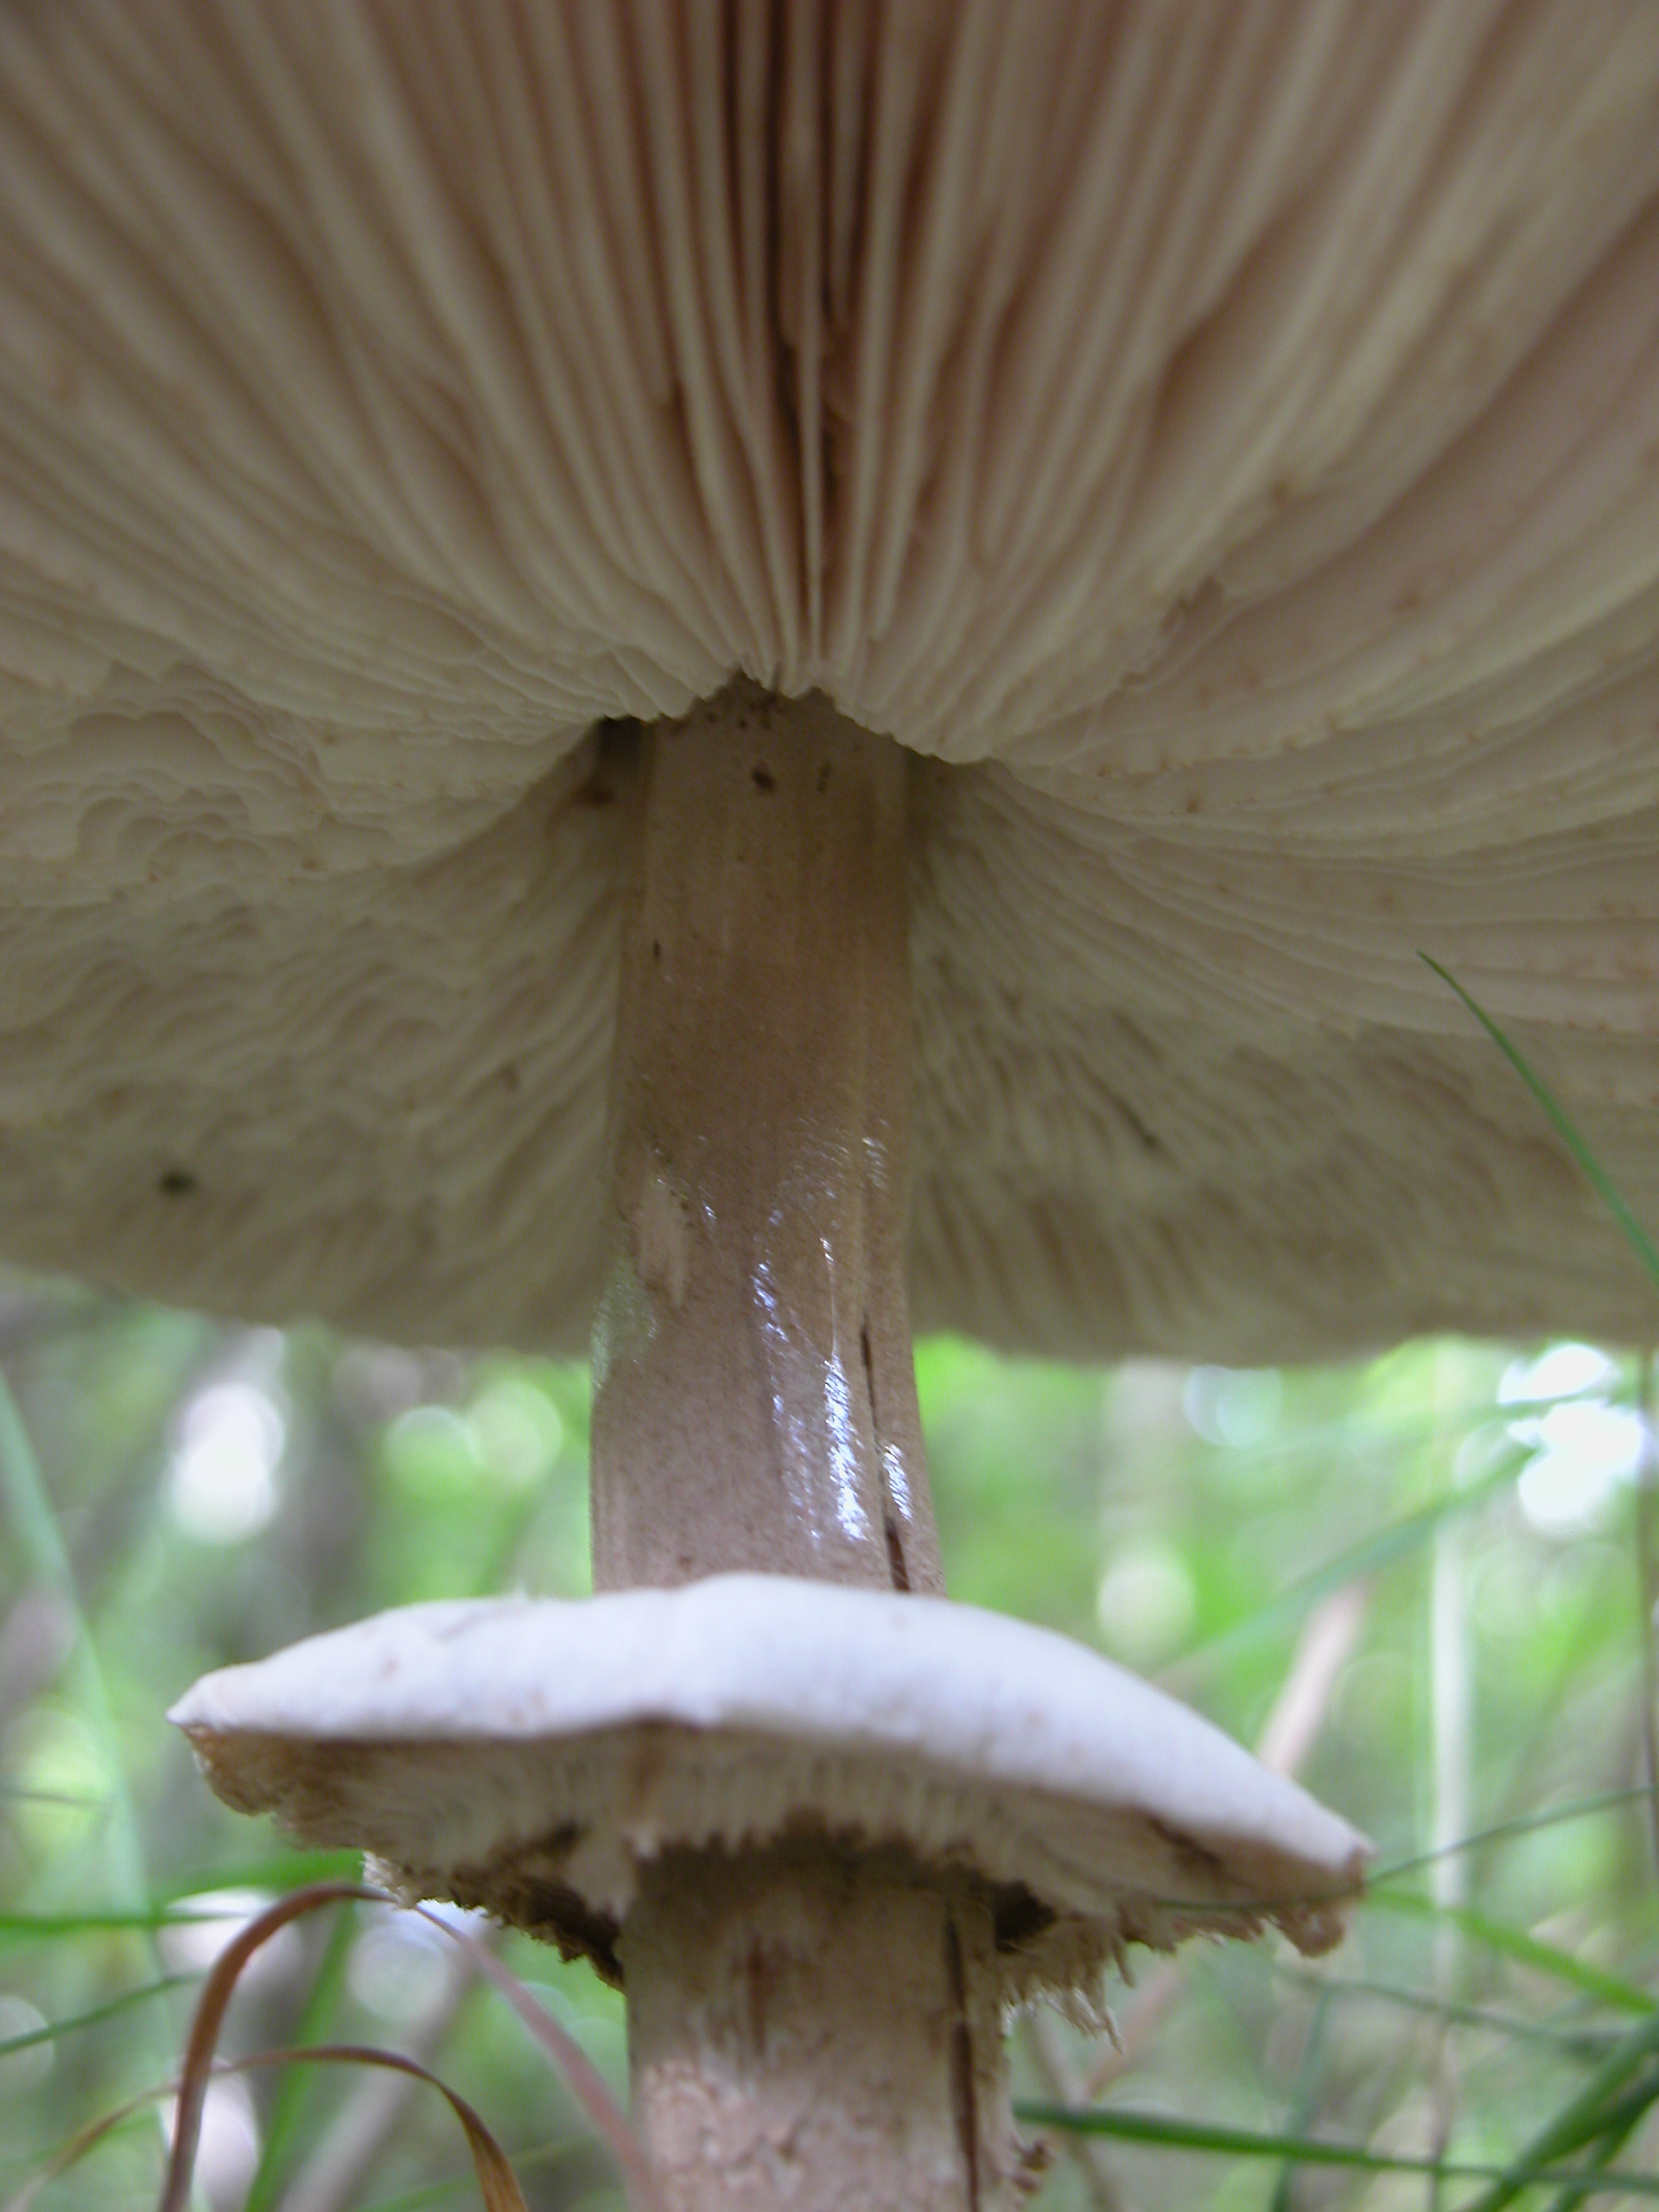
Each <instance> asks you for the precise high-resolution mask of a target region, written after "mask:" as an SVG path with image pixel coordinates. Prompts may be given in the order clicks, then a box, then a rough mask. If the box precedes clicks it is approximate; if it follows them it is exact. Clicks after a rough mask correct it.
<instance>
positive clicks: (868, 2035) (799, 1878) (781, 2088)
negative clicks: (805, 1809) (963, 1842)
mask: <svg viewBox="0 0 1659 2212" xmlns="http://www.w3.org/2000/svg"><path fill="white" fill-rule="evenodd" d="M622 1950H623V1964H624V1970H625V1972H626V1975H627V1985H628V1992H629V2019H628V2036H629V2043H630V2046H631V2049H632V2068H633V2094H634V2119H635V2124H636V2125H637V2126H639V2128H640V2129H641V2132H642V2133H643V2135H644V2139H645V2144H646V2146H647V2149H648V2151H649V2152H650V2154H651V2158H652V2165H653V2167H654V2168H655V2169H656V2171H657V2173H658V2177H659V2180H660V2183H661V2186H662V2189H663V2191H664V2196H665V2198H666V2200H667V2202H668V2204H669V2206H670V2208H671V2212H716V2209H717V2208H718V2212H776V2209H777V2208H779V2207H783V2206H787V2207H789V2208H790V2212H991V2208H993V2207H997V2208H1001V2207H1004V2206H1007V2205H1010V2204H1012V2203H1014V2202H1015V2201H1016V2200H1017V2199H1018V2198H1019V2197H1020V2196H1023V2195H1024V2193H1025V2190H1026V2189H1027V2187H1029V2185H1030V2181H1031V2178H1032V2176H1031V2173H1030V2171H1029V2168H1028V2166H1027V2160H1026V2156H1025V2154H1024V2153H1023V2152H1022V2151H1021V2149H1020V2145H1018V2144H1017V2143H1016V2141H1015V2139H1014V2133H1013V2128H1012V2125H1011V2121H1010V2118H1009V2109H1008V2091H1007V2067H1006V2062H1005V2058H1004V2053H1003V2040H1002V2023H1001V2017H1000V2008H999V2005H998V2003H997V1999H996V1987H997V1982H996V1969H995V1955H994V1951H993V1943H992V1930H991V1916H990V1910H989V1907H988V1904H986V1903H985V1901H984V1900H983V1899H982V1898H976V1897H973V1896H971V1895H969V1894H968V1893H967V1892H965V1891H963V1892H962V1893H955V1894H953V1893H951V1892H950V1891H945V1890H943V1889H941V1888H939V1887H937V1886H928V1885H925V1884H922V1883H919V1882H918V1881H917V1880H916V1879H915V1878H914V1875H913V1872H912V1871H911V1870H907V1869H906V1867H905V1866H903V1864H902V1863H900V1862H899V1860H898V1859H897V1858H896V1855H894V1856H893V1857H891V1858H889V1857H887V1856H884V1855H882V1854H867V1855H864V1856H862V1857H853V1856H849V1855H837V1854H836V1853H833V1852H831V1851H829V1849H828V1848H826V1849H825V1850H823V1852H821V1853H818V1854H817V1855H816V1856H813V1855H810V1854H808V1853H791V1854H789V1855H785V1854H782V1853H766V1854H753V1855H750V1856H747V1857H743V1858H737V1859H723V1858H719V1857H710V1856H703V1855H700V1854H696V1853H676V1854H674V1855H672V1856H671V1857H670V1858H668V1859H664V1860H663V1861H661V1862H659V1863H658V1865H657V1866H654V1867H653V1868H652V1869H651V1870H650V1872H649V1873H648V1875H647V1876H646V1878H645V1885H644V1888H643V1891H642V1892H641V1895H640V1897H639V1902H638V1903H637V1904H636V1905H635V1907H634V1910H633V1912H632V1915H631V1916H630V1917H629V1921H628V1925H627V1930H626V1935H625V1936H624V1938H623V1945H622Z"/></svg>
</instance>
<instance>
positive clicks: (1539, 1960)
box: [1362, 1890, 1659, 2015]
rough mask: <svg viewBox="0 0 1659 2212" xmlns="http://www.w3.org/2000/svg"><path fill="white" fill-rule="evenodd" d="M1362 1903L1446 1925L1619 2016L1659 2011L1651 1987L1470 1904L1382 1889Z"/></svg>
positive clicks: (1658, 2001) (1658, 2003)
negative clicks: (1577, 1956) (1440, 1901)
mask: <svg viewBox="0 0 1659 2212" xmlns="http://www.w3.org/2000/svg"><path fill="white" fill-rule="evenodd" d="M1362 1902H1363V1909H1364V1910H1367V1911H1371V1912H1395V1913H1407V1914H1410V1915H1411V1916H1414V1917H1415V1918H1417V1919H1420V1920H1440V1921H1444V1922H1446V1923H1447V1924H1448V1925H1449V1926H1451V1927H1453V1928H1457V1929H1461V1930H1462V1932H1463V1933H1464V1934H1465V1936H1469V1937H1470V1938H1471V1940H1472V1941H1473V1942H1477V1943H1481V1944H1484V1946H1485V1947H1486V1948H1487V1949H1488V1950H1492V1951H1497V1952H1499V1953H1501V1954H1502V1955H1503V1957H1505V1958H1508V1959H1513V1960H1514V1961H1515V1962H1516V1965H1517V1966H1523V1967H1530V1968H1531V1969H1532V1971H1533V1972H1534V1973H1535V1974H1548V1976H1549V1977H1550V1979H1551V1980H1554V1981H1560V1982H1565V1983H1566V1984H1567V1986H1569V1987H1570V1988H1573V1989H1576V1990H1578V1991H1579V1992H1580V1994H1581V1995H1582V1996H1585V1997H1592V1998H1594V1999H1595V2000H1596V2001H1597V2003H1598V2004H1601V2005H1608V2006H1610V2007H1611V2009H1612V2010H1613V2011H1615V2012H1634V2013H1639V2014H1643V2015H1647V2014H1651V2013H1655V2012H1659V1999H1655V1998H1653V1997H1652V1996H1650V1995H1649V1993H1648V1992H1647V1991H1646V1990H1645V1989H1639V1988H1638V1987H1637V1985H1636V1984H1635V1983H1634V1982H1631V1981H1624V1980H1621V1979H1620V1978H1619V1976H1618V1974H1608V1973H1607V1972H1606V1971H1605V1968H1603V1967H1593V1966H1590V1965H1589V1964H1587V1963H1586V1961H1584V1960H1583V1959H1575V1958H1574V1957H1573V1954H1572V1953H1571V1952H1570V1951H1561V1950H1557V1949H1556V1948H1555V1946H1554V1944H1553V1943H1541V1942H1539V1940H1538V1938H1537V1937H1536V1936H1529V1935H1528V1933H1527V1931H1526V1930H1525V1929H1523V1928H1510V1927H1509V1926H1507V1925H1506V1924H1505V1923H1503V1921H1501V1920H1489V1919H1488V1918H1487V1917H1486V1915H1485V1914H1484V1913H1482V1912H1476V1911H1474V1910H1472V1909H1471V1907H1470V1906H1468V1905H1460V1904H1459V1905H1451V1904H1435V1903H1434V1901H1433V1898H1432V1897H1419V1896H1417V1895H1415V1894H1414V1892H1413V1891H1410V1890H1379V1891H1376V1894H1375V1895H1371V1896H1367V1897H1365V1898H1364V1899H1363V1901H1362Z"/></svg>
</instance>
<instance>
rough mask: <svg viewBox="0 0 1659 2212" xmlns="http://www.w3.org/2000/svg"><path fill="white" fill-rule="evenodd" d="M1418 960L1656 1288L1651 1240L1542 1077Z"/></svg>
mask: <svg viewBox="0 0 1659 2212" xmlns="http://www.w3.org/2000/svg"><path fill="white" fill-rule="evenodd" d="M1417 957H1418V958H1419V959H1420V960H1421V962H1422V963H1423V964H1424V966H1425V967H1426V968H1430V969H1433V972H1434V974H1435V975H1437V976H1439V977H1440V981H1441V982H1443V983H1444V984H1445V985H1446V988H1447V989H1448V990H1449V991H1452V992H1455V993H1456V995H1457V996H1458V997H1459V998H1460V999H1461V1000H1462V1001H1463V1003H1464V1004H1465V1006H1466V1007H1468V1009H1469V1011H1470V1013H1471V1014H1473V1016H1474V1017H1475V1020H1477V1021H1478V1023H1479V1024H1480V1026H1481V1027H1482V1028H1483V1029H1484V1031H1485V1032H1486V1034H1487V1035H1488V1036H1489V1037H1490V1038H1491V1040H1492V1042H1493V1044H1494V1045H1496V1046H1497V1049H1498V1051H1499V1052H1502V1053H1503V1057H1504V1058H1505V1059H1506V1060H1507V1061H1508V1062H1509V1064H1510V1066H1511V1067H1512V1068H1513V1069H1514V1070H1515V1071H1516V1075H1518V1076H1519V1077H1520V1078H1521V1080H1522V1083H1524V1084H1526V1086H1527V1089H1528V1090H1529V1091H1530V1092H1531V1093H1532V1095H1533V1096H1534V1097H1535V1099H1536V1100H1537V1102H1538V1103H1539V1105H1540V1106H1541V1108H1542V1109H1543V1111H1544V1113H1545V1116H1547V1117H1548V1121H1549V1123H1550V1126H1551V1127H1552V1128H1554V1131H1555V1134H1556V1135H1557V1136H1558V1137H1560V1140H1561V1142H1562V1143H1563V1144H1564V1145H1565V1146H1566V1147H1567V1150H1568V1152H1570V1153H1571V1154H1572V1155H1573V1160H1575V1161H1576V1162H1577V1163H1578V1166H1579V1168H1580V1172H1581V1173H1583V1174H1584V1175H1585V1176H1586V1179H1588V1181H1589V1182H1590V1184H1591V1185H1592V1188H1593V1189H1594V1191H1595V1192H1596V1194H1597V1196H1598V1197H1599V1198H1600V1200H1601V1202H1602V1204H1603V1205H1605V1207H1606V1209H1607V1211H1608V1212H1609V1213H1610V1214H1611V1216H1612V1217H1613V1219H1614V1221H1615V1222H1617V1224H1618V1228H1619V1230H1620V1233H1621V1234H1622V1235H1623V1236H1624V1241H1625V1243H1627V1244H1628V1245H1629V1246H1630V1249H1631V1251H1633V1252H1634V1253H1635V1255H1636V1256H1637V1259H1638V1260H1639V1261H1640V1262H1642V1266H1643V1269H1644V1271H1645V1272H1646V1274H1647V1276H1648V1279H1649V1281H1651V1282H1653V1283H1655V1284H1656V1285H1659V1251H1656V1249H1654V1245H1653V1243H1652V1240H1651V1239H1650V1237H1649V1235H1648V1233H1647V1231H1646V1230H1645V1229H1643V1226H1642V1224H1641V1223H1640V1222H1639V1221H1638V1220H1637V1217H1636V1216H1635V1215H1634V1214H1633V1213H1632V1212H1631V1211H1630V1207H1629V1206H1628V1205H1626V1204H1625V1202H1624V1197H1623V1195H1622V1194H1621V1192H1619V1189H1618V1185H1617V1184H1616V1183H1615V1182H1614V1181H1613V1179H1612V1177H1611V1175H1609V1174H1608V1173H1607V1171H1606V1169H1605V1167H1604V1166H1602V1164H1601V1162H1600V1161H1599V1160H1598V1159H1597V1158H1596V1155H1595V1154H1594V1153H1593V1152H1592V1150H1591V1149H1590V1147H1589V1145H1588V1144H1587V1143H1586V1141H1585V1139H1584V1137H1583V1136H1582V1135H1581V1134H1580V1130H1579V1128H1578V1125H1577V1123H1576V1122H1574V1121H1573V1117H1572V1116H1571V1115H1570V1114H1568V1112H1567V1109H1566V1108H1565V1107H1564V1106H1562V1105H1561V1104H1560V1103H1559V1101H1558V1100H1557V1099H1556V1097H1555V1095H1554V1092H1553V1091H1552V1090H1550V1089H1549V1087H1548V1084H1546V1083H1545V1082H1544V1081H1543V1079H1542V1077H1541V1076H1539V1075H1537V1074H1535V1072H1534V1071H1533V1069H1532V1068H1531V1067H1530V1066H1529V1064H1528V1062H1527V1061H1526V1060H1525V1059H1524V1058H1522V1054H1521V1053H1520V1052H1519V1051H1518V1050H1517V1049H1516V1046H1514V1045H1512V1044H1511V1043H1510V1039H1508V1037H1506V1036H1505V1035H1504V1033H1503V1030H1502V1029H1500V1028H1499V1027H1498V1026H1497V1022H1496V1021H1494V1020H1493V1019H1492V1017H1491V1014H1488V1013H1487V1012H1486V1010H1485V1008H1484V1007H1483V1006H1481V1005H1480V1004H1479V1003H1478V1001H1476V1000H1475V999H1473V998H1471V996H1470V995H1469V993H1468V992H1467V991H1465V988H1463V985H1462V984H1461V983H1460V982H1459V981H1458V979H1457V977H1456V976H1453V975H1452V973H1451V972H1450V970H1449V969H1445V968H1442V967H1441V965H1440V962H1439V961H1438V960H1433V959H1431V958H1430V957H1429V955H1428V954H1427V953H1426V952H1420V953H1419V954H1418V956H1417Z"/></svg>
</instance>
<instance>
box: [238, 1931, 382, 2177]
mask: <svg viewBox="0 0 1659 2212" xmlns="http://www.w3.org/2000/svg"><path fill="white" fill-rule="evenodd" d="M356 1940H357V1910H356V1907H355V1906H354V1905H353V1904H350V1903H347V1904H345V1905H344V1906H342V1908H341V1909H340V1911H339V1912H338V1913H336V1915H335V1916H334V1925H333V1927H332V1928H331V1929H329V1930H328V1943H327V1948H326V1949H325V1951H324V1952H323V1955H322V1957H321V1960H320V1961H319V1962H318V1966H317V1971H316V1973H315V1974H314V1975H313V1977H312V1980H311V1986H310V1989H309V1990H308V1992H307V1994H306V1999H305V2004H304V2005H303V2007H302V2011H301V2013H300V2018H299V2024H298V2025H297V2026H296V2029H295V2031H294V2034H293V2037H292V2038H291V2040H292V2042H293V2043H294V2044H297V2045H298V2046H299V2047H300V2048H301V2049H305V2048H307V2047H308V2046H309V2045H310V2044H320V2043H321V2041H322V2039H323V2031H324V2030H325V2029H326V2028H327V2025H328V2023H329V2022H330V2021H331V2020H332V2019H333V2018H334V2013H335V2012H336V2010H337V2008H338V2006H339V2004H340V1992H341V1990H342V1989H343V1988H344V1987H345V1986H346V1967H347V1966H348V1965H349V1964H350V1962H351V1955H352V1946H353V1943H354V1942H356ZM313 2078H314V2077H313V2076H312V2075H311V2074H310V2073H309V2072H308V2070H305V2069H301V2068H297V2067H296V2069H294V2070H293V2071H292V2072H290V2073H287V2074H284V2075H283V2077H282V2079H281V2080H280V2082H278V2083H277V2094H276V2095H275V2096H274V2097H273V2098H272V2099H271V2101H270V2117H269V2118H268V2119H267V2120H266V2122H265V2131H264V2142H263V2143H262V2144H261V2145H260V2146H259V2164H258V2165H257V2168H256V2169H255V2171H254V2177H253V2180H252V2182H251V2184H250V2185H249V2189H248V2194H247V2196H246V2198H245V2202H244V2207H243V2212H269V2208H270V2204H271V2203H272V2202H273V2201H274V2200H275V2197H276V2195H277V2183H278V2181H279V2180H280V2178H281V2177H282V2173H283V2169H284V2167H285V2165H286V2164H287V2162H288V2155H289V2150H290V2149H291V2148H292V2146H293V2144H294V2142H295V2140H296V2137H297V2136H298V2133H299V2130H300V2124H301V2122H302V2120H303V2118H304V2116H305V2108H306V2106H307V2105H308V2102H309V2101H310V2097H309V2092H310V2088H311V2083H312V2080H313Z"/></svg>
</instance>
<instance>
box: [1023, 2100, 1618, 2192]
mask: <svg viewBox="0 0 1659 2212" xmlns="http://www.w3.org/2000/svg"><path fill="white" fill-rule="evenodd" d="M1014 2113H1015V2116H1016V2117H1017V2118H1018V2119H1020V2120H1023V2121H1025V2122H1026V2124H1027V2126H1033V2127H1052V2128H1065V2129H1072V2130H1075V2131H1076V2132H1077V2133H1079V2134H1084V2135H1108V2136H1111V2137H1114V2138H1115V2139H1116V2140H1117V2141H1119V2142H1122V2143H1148V2144H1154V2145H1157V2146H1158V2147H1160V2149H1164V2150H1170V2151H1202V2152H1209V2153H1211V2154H1212V2155H1215V2156H1218V2157H1223V2158H1274V2159H1280V2158H1284V2159H1289V2160H1291V2161H1292V2162H1294V2164H1298V2165H1305V2166H1346V2167H1349V2168H1351V2169H1352V2170H1353V2171H1355V2172H1357V2173H1368V2174H1427V2175H1429V2176H1430V2177H1433V2179H1434V2180H1436V2181H1484V2182H1491V2183H1495V2184H1497V2185H1498V2186H1500V2187H1502V2188H1503V2189H1505V2190H1508V2192H1509V2195H1508V2196H1506V2197H1505V2199H1504V2202H1508V2201H1509V2198H1510V2197H1513V2196H1518V2195H1519V2194H1520V2192H1521V2191H1522V2190H1523V2189H1532V2188H1535V2187H1537V2186H1539V2185H1544V2186H1547V2187H1557V2186H1558V2187H1560V2188H1563V2189H1578V2190H1582V2191H1583V2193H1584V2195H1586V2196H1592V2195H1596V2194H1605V2195H1608V2196H1614V2195H1617V2194H1618V2192H1619V2191H1621V2190H1623V2191H1624V2193H1625V2194H1626V2195H1628V2196H1656V2197H1659V2174H1643V2173H1630V2172H1627V2171H1624V2170H1623V2169H1620V2168H1612V2169H1608V2170H1605V2171H1600V2172H1595V2171H1591V2170H1588V2169H1586V2170H1585V2171H1575V2170H1574V2169H1573V2168H1572V2167H1567V2166H1558V2165H1553V2164H1552V2165H1543V2164H1535V2165H1524V2164H1516V2165H1497V2164H1484V2163H1481V2162H1478V2161H1471V2160H1464V2159H1457V2158H1408V2157H1405V2156H1403V2155H1400V2156H1396V2155H1394V2154H1392V2153H1389V2152H1383V2151H1369V2150H1367V2149H1366V2148H1365V2146H1364V2145H1363V2144H1361V2143H1327V2142H1324V2141H1322V2140H1320V2139H1319V2138H1318V2137H1317V2136H1307V2135H1296V2134H1292V2133H1274V2131H1273V2130H1271V2129H1268V2128H1253V2127H1223V2126H1215V2125H1213V2124H1212V2123H1211V2122H1208V2121H1204V2120H1176V2119H1173V2118H1171V2117H1169V2116H1168V2115H1167V2114H1166V2113H1151V2112H1132V2111H1128V2110H1126V2109H1122V2108H1120V2107H1117V2106H1115V2105H1106V2106H1101V2105H1096V2106H1093V2107H1089V2108H1088V2109H1086V2110H1084V2111H1077V2110H1074V2109H1072V2108H1071V2107H1069V2106H1066V2105H1040V2104H1020V2105H1016V2106H1015V2107H1014ZM1483 2201H1484V2200H1483ZM1469 2212H1473V2208H1472V2207H1471V2208H1469Z"/></svg>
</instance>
